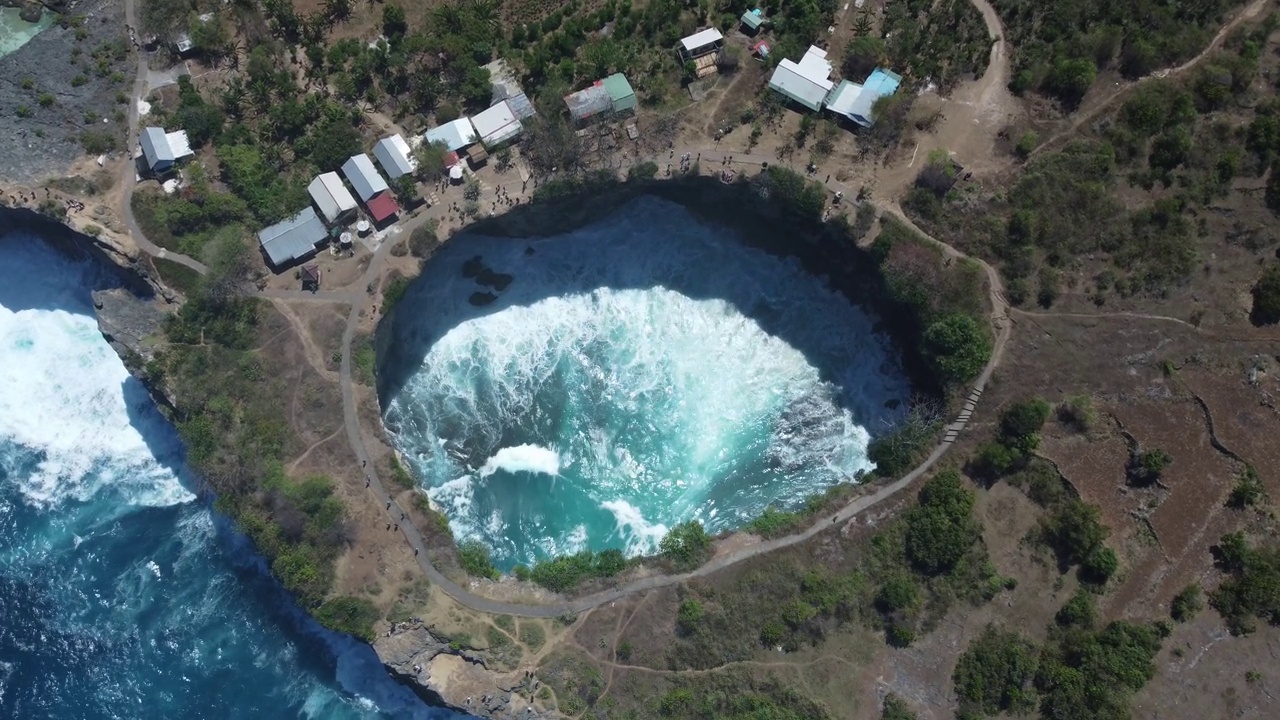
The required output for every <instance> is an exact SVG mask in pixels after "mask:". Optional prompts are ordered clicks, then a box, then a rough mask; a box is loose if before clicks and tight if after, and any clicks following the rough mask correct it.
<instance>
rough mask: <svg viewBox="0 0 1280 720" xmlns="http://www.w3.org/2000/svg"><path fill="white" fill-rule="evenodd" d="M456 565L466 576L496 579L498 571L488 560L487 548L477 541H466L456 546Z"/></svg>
mask: <svg viewBox="0 0 1280 720" xmlns="http://www.w3.org/2000/svg"><path fill="white" fill-rule="evenodd" d="M458 564H460V565H461V566H462V569H463V570H465V571H466V572H467V574H468V575H472V576H474V577H482V578H489V579H490V580H497V579H498V569H497V568H495V567H494V566H493V561H491V560H490V559H489V548H487V547H485V544H484V543H482V542H480V541H479V540H468V541H466V542H464V543H461V544H459V545H458Z"/></svg>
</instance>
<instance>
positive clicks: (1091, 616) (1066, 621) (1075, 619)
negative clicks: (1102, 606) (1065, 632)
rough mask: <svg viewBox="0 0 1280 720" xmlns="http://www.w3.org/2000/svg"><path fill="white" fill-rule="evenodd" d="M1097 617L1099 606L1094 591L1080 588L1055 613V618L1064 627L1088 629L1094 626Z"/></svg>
mask: <svg viewBox="0 0 1280 720" xmlns="http://www.w3.org/2000/svg"><path fill="white" fill-rule="evenodd" d="M1097 617H1098V608H1097V602H1096V601H1095V600H1094V596H1093V593H1091V592H1089V591H1087V590H1084V589H1080V590H1077V591H1076V594H1075V595H1072V596H1071V599H1070V600H1068V601H1067V603H1066V604H1065V605H1063V606H1062V608H1061V609H1060V610H1058V614H1057V615H1054V617H1053V619H1054V621H1055V622H1057V623H1058V625H1060V626H1062V627H1074V628H1083V629H1085V630H1088V629H1090V628H1092V627H1093V622H1094V620H1095V619H1097Z"/></svg>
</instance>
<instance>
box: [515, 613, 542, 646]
mask: <svg viewBox="0 0 1280 720" xmlns="http://www.w3.org/2000/svg"><path fill="white" fill-rule="evenodd" d="M546 641H547V632H546V631H545V630H543V629H542V626H541V625H539V624H538V623H537V622H536V621H534V620H528V619H526V620H522V621H521V622H520V642H522V643H524V644H525V645H527V646H529V650H531V651H533V652H538V651H539V650H541V649H542V646H543V644H545V643H546Z"/></svg>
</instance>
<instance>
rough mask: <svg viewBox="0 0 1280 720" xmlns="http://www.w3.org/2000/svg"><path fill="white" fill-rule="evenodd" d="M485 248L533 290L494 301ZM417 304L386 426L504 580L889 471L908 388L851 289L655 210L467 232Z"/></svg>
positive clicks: (439, 263)
mask: <svg viewBox="0 0 1280 720" xmlns="http://www.w3.org/2000/svg"><path fill="white" fill-rule="evenodd" d="M473 256H480V257H481V258H482V261H483V263H484V264H485V265H486V266H487V267H488V268H490V269H492V270H494V271H496V272H500V273H507V274H510V275H511V276H513V277H514V281H513V282H512V283H511V285H510V287H508V288H507V289H506V290H504V291H502V292H501V293H499V298H498V299H497V300H496V301H495V302H493V303H492V304H490V305H485V306H480V307H477V306H475V305H473V304H472V303H471V302H470V298H471V296H472V294H473V293H475V292H477V291H483V290H484V288H481V287H479V286H478V285H477V284H476V281H475V280H473V279H470V278H467V277H464V275H463V273H462V267H463V265H464V263H466V261H467V260H468V259H469V258H472V257H473ZM472 269H475V268H472ZM402 303H403V304H402V305H401V306H400V307H399V309H398V310H397V324H396V327H395V329H394V332H395V339H396V349H395V351H394V352H395V355H394V356H393V359H392V360H391V361H390V362H391V365H389V366H388V367H386V368H385V369H384V381H385V382H387V383H388V386H387V387H384V388H383V394H384V397H383V402H384V407H385V421H386V424H387V426H388V429H389V430H390V432H391V435H392V437H393V440H394V442H395V444H396V445H397V446H398V448H399V449H400V450H401V451H402V452H403V453H404V454H405V456H406V457H407V458H408V459H409V461H410V462H411V463H412V464H413V466H414V468H415V470H416V471H417V472H418V476H419V477H420V478H422V480H423V482H424V484H425V485H426V487H427V489H428V493H429V495H430V496H431V497H432V499H433V500H434V501H435V502H436V503H437V504H438V505H439V506H440V507H441V508H442V509H443V510H444V511H445V513H446V514H447V515H448V516H449V519H450V524H451V526H452V528H453V531H454V533H455V535H456V536H457V537H459V538H461V539H469V538H475V539H479V540H481V541H483V542H485V543H486V544H487V545H488V546H489V547H490V548H491V550H492V554H493V556H494V558H495V560H496V562H497V563H498V564H499V565H500V566H501V567H503V568H510V567H511V566H512V565H514V564H516V563H530V562H532V561H533V560H535V559H537V558H539V557H546V556H549V555H556V554H562V553H569V552H575V551H577V550H580V549H583V548H590V549H594V550H599V549H603V548H607V547H618V548H622V549H624V550H625V551H626V552H627V553H628V554H631V555H635V554H642V553H648V552H652V551H653V550H654V549H655V548H656V547H657V544H658V542H659V541H660V540H661V538H662V537H663V535H664V534H665V533H666V532H667V529H668V528H670V527H672V526H673V525H675V524H676V523H679V522H682V521H685V520H689V519H697V520H700V521H702V522H703V524H704V525H706V526H707V527H708V528H709V529H710V530H712V531H721V530H727V529H732V528H735V527H738V526H739V525H741V524H742V523H743V522H744V521H746V520H748V519H750V518H753V517H755V516H757V515H758V514H759V513H760V512H762V511H763V510H764V509H765V508H766V507H768V506H769V505H774V506H778V507H783V508H790V507H795V506H797V505H799V504H801V503H802V502H803V501H804V499H805V498H806V497H808V496H810V495H812V494H813V493H815V492H819V491H821V490H824V489H825V488H828V487H830V486H831V485H833V484H835V483H839V482H846V481H849V480H850V479H851V478H852V477H853V476H854V475H855V474H856V473H857V472H859V471H863V470H868V469H870V468H871V467H872V466H871V464H870V463H869V462H868V460H867V458H866V448H867V444H868V442H869V440H870V437H871V436H872V434H873V433H876V432H882V431H884V430H885V429H886V428H887V427H889V426H890V424H891V423H892V422H893V421H894V420H895V419H897V417H898V414H899V412H900V411H899V410H898V409H897V408H899V407H901V405H902V404H903V403H902V401H904V400H906V398H907V396H908V394H909V387H908V384H907V382H906V380H905V379H904V377H903V375H902V373H901V372H900V368H899V367H898V365H897V363H896V361H895V360H894V359H893V357H892V354H891V351H890V349H889V344H888V342H887V340H886V339H885V338H883V337H882V336H880V335H878V334H876V333H875V332H874V331H873V329H872V322H871V321H870V319H869V318H868V317H867V316H866V315H865V314H864V313H863V312H862V311H861V310H860V309H858V308H856V307H854V306H852V305H850V303H849V302H848V301H847V300H846V299H845V298H844V297H843V296H842V295H840V294H839V293H837V292H835V291H834V290H832V289H830V288H829V287H828V286H827V285H826V284H825V283H824V282H822V281H821V280H819V279H816V278H814V277H813V276H811V275H809V274H808V273H806V272H805V271H803V270H802V269H801V268H800V267H799V266H798V264H797V263H796V262H795V261H793V260H787V259H781V258H778V257H774V256H771V255H769V254H766V253H765V252H763V251H759V250H754V249H749V248H746V247H744V246H743V245H741V243H740V242H738V240H737V238H736V237H735V236H734V235H733V234H732V233H730V232H728V231H726V230H724V229H721V228H716V227H712V226H706V225H702V224H700V223H698V222H696V221H695V220H694V219H693V218H692V217H691V216H690V215H689V214H688V213H687V212H686V211H684V210H683V209H682V208H680V207H679V206H676V205H673V204H670V203H667V202H664V201H660V200H657V199H653V198H643V199H641V200H639V201H637V202H634V203H632V204H631V205H629V206H627V207H626V208H624V209H623V210H621V211H619V212H617V213H615V214H614V215H612V216H611V217H609V218H608V219H606V220H604V221H603V222H600V223H597V224H595V225H593V226H590V227H587V228H583V229H581V230H578V231H576V232H573V233H569V234H567V235H563V236H558V237H552V238H547V239H539V240H528V241H520V240H510V239H495V238H484V237H462V238H456V239H454V240H453V241H451V242H450V243H449V244H448V245H447V246H446V247H445V248H444V249H443V250H442V252H441V254H439V255H438V256H437V257H436V258H434V259H433V260H432V261H431V263H430V265H429V266H428V268H427V269H426V270H425V272H424V275H423V277H422V279H421V280H420V281H419V282H417V283H416V284H415V285H414V286H413V288H412V289H411V290H410V291H409V293H408V295H407V296H406V298H405V299H404V300H403V301H402ZM387 378H390V379H387Z"/></svg>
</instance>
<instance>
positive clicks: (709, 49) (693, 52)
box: [679, 28, 724, 61]
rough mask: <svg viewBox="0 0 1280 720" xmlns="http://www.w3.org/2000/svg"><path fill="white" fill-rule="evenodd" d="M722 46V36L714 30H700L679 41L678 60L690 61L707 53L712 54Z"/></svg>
mask: <svg viewBox="0 0 1280 720" xmlns="http://www.w3.org/2000/svg"><path fill="white" fill-rule="evenodd" d="M723 44H724V35H722V34H721V33H720V31H719V30H717V29H715V28H707V29H706V30H700V31H698V32H696V33H694V34H692V35H690V36H689V37H686V38H681V40H680V48H679V50H680V59H681V60H682V61H688V60H692V59H694V58H696V57H701V56H703V55H706V54H708V53H713V52H715V51H717V50H719V49H720V46H721V45H723Z"/></svg>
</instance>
